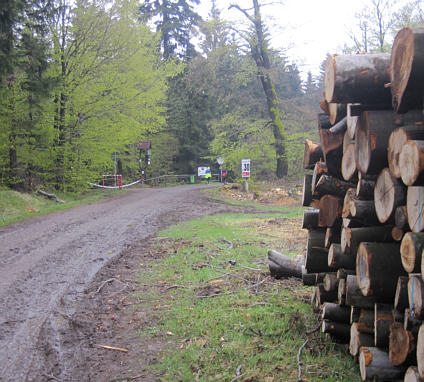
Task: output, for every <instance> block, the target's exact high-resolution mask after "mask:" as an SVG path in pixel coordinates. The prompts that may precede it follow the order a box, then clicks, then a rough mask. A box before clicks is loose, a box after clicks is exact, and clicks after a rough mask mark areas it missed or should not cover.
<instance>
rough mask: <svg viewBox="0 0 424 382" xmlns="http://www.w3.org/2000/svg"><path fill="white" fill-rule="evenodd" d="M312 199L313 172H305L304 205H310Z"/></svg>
mask: <svg viewBox="0 0 424 382" xmlns="http://www.w3.org/2000/svg"><path fill="white" fill-rule="evenodd" d="M312 199H313V196H312V174H305V176H304V177H303V194H302V206H303V207H309V206H310V205H311V202H312Z"/></svg>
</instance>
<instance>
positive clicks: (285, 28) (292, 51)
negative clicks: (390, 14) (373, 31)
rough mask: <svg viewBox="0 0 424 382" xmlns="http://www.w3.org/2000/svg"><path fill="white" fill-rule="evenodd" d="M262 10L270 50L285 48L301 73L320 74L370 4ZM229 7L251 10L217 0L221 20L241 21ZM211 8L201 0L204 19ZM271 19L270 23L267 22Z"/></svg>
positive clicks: (340, 1)
mask: <svg viewBox="0 0 424 382" xmlns="http://www.w3.org/2000/svg"><path fill="white" fill-rule="evenodd" d="M272 2H274V4H273V5H268V6H266V7H264V8H263V9H262V12H263V14H264V15H265V17H266V21H267V23H268V25H269V26H270V29H271V34H272V42H271V44H272V46H273V47H274V48H278V49H280V48H287V49H288V50H287V56H288V57H289V59H290V60H292V61H294V62H296V63H297V64H298V66H299V69H300V70H301V71H302V72H303V73H304V74H303V77H304V76H305V73H307V72H308V71H311V72H312V73H313V74H314V75H317V74H318V73H319V67H320V64H321V62H322V61H323V60H324V59H325V57H326V54H327V53H330V54H332V53H340V50H341V48H342V47H343V44H344V43H345V42H348V40H349V39H348V36H347V32H348V30H349V29H350V28H352V26H353V25H354V23H355V20H354V15H355V13H356V12H358V11H360V10H361V9H362V8H363V7H364V5H366V4H367V3H370V0H283V2H284V4H283V5H280V4H276V3H277V2H280V3H281V1H280V0H277V1H275V0H274V1H273V0H263V1H262V3H272ZM231 3H236V4H239V5H240V6H241V7H246V8H248V7H251V6H252V1H251V0H217V6H218V8H220V9H221V10H222V17H223V18H224V19H227V20H228V19H230V20H234V21H235V20H237V19H241V16H240V12H238V11H237V10H234V9H233V10H231V11H228V6H229V4H231ZM210 7H211V1H210V0H201V8H200V12H199V13H201V15H202V16H204V17H206V16H207V14H208V12H209V10H210ZM270 17H271V19H270Z"/></svg>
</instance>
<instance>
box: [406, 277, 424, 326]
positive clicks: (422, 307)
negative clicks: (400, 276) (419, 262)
mask: <svg viewBox="0 0 424 382" xmlns="http://www.w3.org/2000/svg"><path fill="white" fill-rule="evenodd" d="M408 300H409V309H410V315H411V316H412V317H413V318H415V319H420V320H422V319H423V318H424V282H423V279H422V277H421V275H420V274H419V275H411V276H410V277H409V281H408Z"/></svg>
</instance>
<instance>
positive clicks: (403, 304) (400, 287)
mask: <svg viewBox="0 0 424 382" xmlns="http://www.w3.org/2000/svg"><path fill="white" fill-rule="evenodd" d="M408 281H409V277H407V276H399V277H398V281H397V284H396V293H395V300H394V304H393V307H394V309H395V310H397V311H399V312H402V311H404V310H405V309H406V308H408V307H409V300H408Z"/></svg>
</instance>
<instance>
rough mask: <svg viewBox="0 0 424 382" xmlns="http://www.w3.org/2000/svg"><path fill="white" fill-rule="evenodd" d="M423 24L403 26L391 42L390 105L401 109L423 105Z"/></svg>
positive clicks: (397, 110)
mask: <svg viewBox="0 0 424 382" xmlns="http://www.w3.org/2000/svg"><path fill="white" fill-rule="evenodd" d="M423 67H424V28H416V29H412V28H403V29H402V30H400V31H399V32H398V34H397V35H396V37H395V40H394V42H393V46H392V56H391V61H390V82H391V93H392V104H393V109H394V110H395V111H396V112H400V113H403V112H405V111H407V110H410V109H415V108H421V109H422V106H423V103H422V101H423V95H424V85H423V83H424V70H423Z"/></svg>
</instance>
